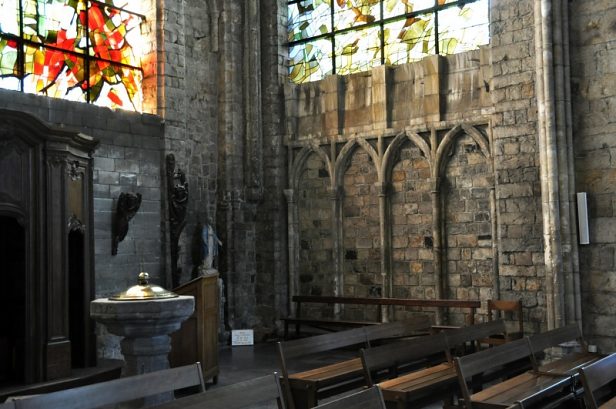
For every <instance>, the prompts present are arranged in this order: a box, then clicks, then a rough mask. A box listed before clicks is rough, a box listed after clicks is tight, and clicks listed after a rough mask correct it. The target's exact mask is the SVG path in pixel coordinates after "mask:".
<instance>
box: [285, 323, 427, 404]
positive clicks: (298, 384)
mask: <svg viewBox="0 0 616 409" xmlns="http://www.w3.org/2000/svg"><path fill="white" fill-rule="evenodd" d="M430 325H431V321H430V319H429V317H427V316H425V315H422V316H417V317H413V318H412V319H410V320H406V321H399V322H395V323H388V324H380V325H375V326H372V327H362V328H355V329H351V330H347V331H341V332H334V333H329V334H323V335H317V336H314V337H309V338H304V339H297V340H293V341H284V342H278V357H279V362H280V369H281V375H282V378H283V387H284V389H285V392H286V397H287V404H288V406H289V407H290V408H312V407H314V406H316V405H317V402H318V400H319V399H321V398H324V397H328V396H332V395H335V394H338V393H341V392H344V391H347V390H351V389H352V388H354V387H357V386H361V385H363V376H362V364H361V360H360V358H359V357H357V358H354V359H349V360H346V361H342V362H338V363H335V364H332V365H327V366H324V367H320V368H315V369H312V370H308V371H303V372H299V373H294V374H289V371H288V368H287V361H288V360H289V359H293V358H296V357H300V356H305V355H310V354H316V353H320V352H325V351H332V350H334V349H338V348H343V347H349V346H353V345H364V346H365V347H369V346H370V343H371V342H373V341H375V340H377V339H384V338H390V337H401V336H407V335H412V334H413V333H414V332H416V331H419V330H425V329H427V328H429V327H430Z"/></svg>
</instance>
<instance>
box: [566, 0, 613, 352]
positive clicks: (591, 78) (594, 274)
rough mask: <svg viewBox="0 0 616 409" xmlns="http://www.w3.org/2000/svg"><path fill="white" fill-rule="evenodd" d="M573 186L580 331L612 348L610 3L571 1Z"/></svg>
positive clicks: (611, 52)
mask: <svg viewBox="0 0 616 409" xmlns="http://www.w3.org/2000/svg"><path fill="white" fill-rule="evenodd" d="M570 14H571V16H572V17H573V18H572V19H571V23H570V29H571V31H570V35H571V50H570V54H571V77H572V78H571V79H572V91H573V92H572V93H573V95H572V100H573V113H574V116H573V131H574V132H573V138H574V139H573V141H574V149H575V158H576V160H575V168H576V190H577V191H583V192H588V206H589V219H590V220H589V221H590V244H589V245H582V246H580V271H581V273H580V274H581V285H582V300H583V302H582V306H583V309H582V315H583V323H584V333H585V335H586V336H587V338H589V340H590V342H592V343H596V344H598V345H599V347H600V348H601V349H602V350H603V351H613V350H614V349H615V348H616V330H615V328H616V318H615V317H614V307H615V304H614V300H615V296H616V280H615V277H616V273H615V271H616V263H615V259H614V254H615V251H616V234H615V232H616V161H615V160H614V159H613V155H614V150H615V149H616V137H615V135H616V87H615V86H614V84H615V83H616V5H615V4H614V3H613V2H610V1H594V2H583V1H574V2H571V11H570Z"/></svg>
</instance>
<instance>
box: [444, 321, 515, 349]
mask: <svg viewBox="0 0 616 409" xmlns="http://www.w3.org/2000/svg"><path fill="white" fill-rule="evenodd" d="M505 331H506V328H505V322H504V321H503V320H496V321H488V322H484V323H482V324H476V325H470V326H468V327H461V328H456V329H451V330H448V331H445V332H444V333H445V335H446V337H447V344H448V345H449V349H452V348H455V347H458V346H461V345H464V344H465V343H466V342H475V341H479V340H481V339H483V338H486V337H489V336H490V335H495V334H504V333H505Z"/></svg>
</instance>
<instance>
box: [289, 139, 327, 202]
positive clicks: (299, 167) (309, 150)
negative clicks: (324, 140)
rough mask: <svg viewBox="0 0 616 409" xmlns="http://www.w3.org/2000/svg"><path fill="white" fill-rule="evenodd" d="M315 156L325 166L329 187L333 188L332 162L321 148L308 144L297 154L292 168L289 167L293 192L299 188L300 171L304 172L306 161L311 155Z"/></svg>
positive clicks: (314, 144) (311, 143) (312, 143)
mask: <svg viewBox="0 0 616 409" xmlns="http://www.w3.org/2000/svg"><path fill="white" fill-rule="evenodd" d="M313 153H314V154H316V155H317V156H318V157H319V158H321V160H322V161H323V163H324V164H325V169H327V173H328V174H329V180H330V185H331V186H333V174H334V172H333V169H332V167H333V166H332V162H331V160H330V159H329V156H327V153H325V151H324V150H323V149H321V147H319V146H318V145H317V144H316V143H314V142H310V143H309V144H307V145H306V146H304V147H303V148H302V150H301V151H300V152H299V153H298V155H297V156H296V157H295V160H294V161H293V166H292V167H291V175H290V176H291V177H290V180H291V187H292V188H293V189H295V190H297V189H298V188H299V180H300V178H301V175H302V171H303V170H304V166H305V165H306V161H307V160H308V158H309V157H310V155H312V154H313Z"/></svg>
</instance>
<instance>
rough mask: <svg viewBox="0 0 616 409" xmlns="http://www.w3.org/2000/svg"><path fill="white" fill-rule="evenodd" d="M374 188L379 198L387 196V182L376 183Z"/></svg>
mask: <svg viewBox="0 0 616 409" xmlns="http://www.w3.org/2000/svg"><path fill="white" fill-rule="evenodd" d="M374 187H376V191H377V194H378V196H379V197H386V196H387V195H388V194H389V183H387V182H376V183H375V184H374Z"/></svg>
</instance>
